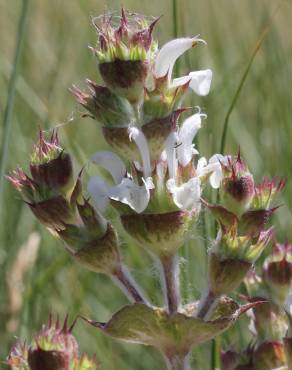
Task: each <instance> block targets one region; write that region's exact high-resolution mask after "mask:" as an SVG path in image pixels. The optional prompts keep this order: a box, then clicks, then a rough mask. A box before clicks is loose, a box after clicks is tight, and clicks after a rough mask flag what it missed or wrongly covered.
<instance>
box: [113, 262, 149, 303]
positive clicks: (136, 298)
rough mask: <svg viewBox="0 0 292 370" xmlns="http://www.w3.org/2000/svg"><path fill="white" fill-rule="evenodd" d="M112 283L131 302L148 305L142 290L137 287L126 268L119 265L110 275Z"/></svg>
mask: <svg viewBox="0 0 292 370" xmlns="http://www.w3.org/2000/svg"><path fill="white" fill-rule="evenodd" d="M112 279H113V281H114V282H115V283H116V284H117V285H118V286H119V288H120V289H121V290H122V291H123V292H124V293H125V294H126V296H127V297H128V298H129V300H130V301H131V302H137V303H144V304H147V305H149V302H148V300H147V299H146V298H145V296H144V293H143V292H142V289H141V288H140V287H139V286H138V284H137V283H136V281H135V280H134V278H133V276H132V275H131V273H130V271H129V270H128V268H127V267H126V266H124V265H121V267H120V269H118V270H116V271H115V272H114V273H113V275H112Z"/></svg>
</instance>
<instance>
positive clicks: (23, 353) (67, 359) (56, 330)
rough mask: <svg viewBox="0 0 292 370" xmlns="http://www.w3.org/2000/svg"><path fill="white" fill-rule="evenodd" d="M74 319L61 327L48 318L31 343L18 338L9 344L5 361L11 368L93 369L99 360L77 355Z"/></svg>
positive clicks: (30, 369) (96, 366)
mask: <svg viewBox="0 0 292 370" xmlns="http://www.w3.org/2000/svg"><path fill="white" fill-rule="evenodd" d="M73 327H74V323H73V325H72V326H71V327H68V326H67V318H66V320H65V322H64V325H63V327H60V326H59V322H58V321H57V322H56V323H53V322H52V320H51V318H50V320H49V323H48V325H47V326H44V327H43V328H42V330H41V331H39V332H38V333H37V334H36V335H35V337H34V340H33V342H32V343H31V344H30V345H27V344H26V343H24V344H22V343H21V342H20V341H19V342H17V343H16V345H15V346H14V347H13V348H12V350H11V352H10V354H9V356H8V360H7V364H8V365H9V366H10V367H11V369H12V370H68V369H69V368H70V369H71V368H72V369H73V368H74V369H78V370H95V369H97V368H98V367H99V364H98V363H97V361H96V360H95V358H93V359H89V358H88V357H87V356H86V355H82V356H81V357H79V354H78V343H77V341H76V339H75V337H74V336H73V335H72V330H73Z"/></svg>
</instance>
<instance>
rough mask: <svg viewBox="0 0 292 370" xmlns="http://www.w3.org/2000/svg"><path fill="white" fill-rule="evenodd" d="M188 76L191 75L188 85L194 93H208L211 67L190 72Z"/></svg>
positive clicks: (202, 94) (204, 94) (203, 94)
mask: <svg viewBox="0 0 292 370" xmlns="http://www.w3.org/2000/svg"><path fill="white" fill-rule="evenodd" d="M189 76H190V77H191V81H190V85H189V86H190V88H191V89H192V90H194V92H195V93H196V94H198V95H200V96H206V95H208V94H209V91H210V87H211V81H212V71H211V69H205V70H203V71H196V72H191V73H190V74H189Z"/></svg>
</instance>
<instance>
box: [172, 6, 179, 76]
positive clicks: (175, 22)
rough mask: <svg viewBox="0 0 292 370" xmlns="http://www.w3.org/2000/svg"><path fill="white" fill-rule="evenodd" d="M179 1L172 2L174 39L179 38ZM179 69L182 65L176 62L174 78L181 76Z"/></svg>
mask: <svg viewBox="0 0 292 370" xmlns="http://www.w3.org/2000/svg"><path fill="white" fill-rule="evenodd" d="M177 5H178V4H177V0H172V21H173V28H172V36H173V38H174V39H176V38H177V37H178V18H179V17H178V6H177ZM179 69H180V63H179V60H177V61H176V63H175V65H174V76H175V77H177V76H179Z"/></svg>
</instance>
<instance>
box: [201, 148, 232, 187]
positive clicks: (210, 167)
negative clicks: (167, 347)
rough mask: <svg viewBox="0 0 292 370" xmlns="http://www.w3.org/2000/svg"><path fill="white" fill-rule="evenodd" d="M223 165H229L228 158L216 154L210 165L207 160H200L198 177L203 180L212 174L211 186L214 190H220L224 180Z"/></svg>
mask: <svg viewBox="0 0 292 370" xmlns="http://www.w3.org/2000/svg"><path fill="white" fill-rule="evenodd" d="M222 164H223V165H227V164H228V156H223V155H222V154H214V155H213V156H212V157H211V158H210V159H209V163H208V164H207V160H206V158H204V157H203V158H200V160H199V161H198V166H197V175H198V176H199V177H200V178H201V177H204V176H207V175H209V174H210V173H211V175H210V178H209V181H210V185H211V186H212V187H213V188H214V189H218V188H219V187H220V184H221V181H222V179H223V171H222Z"/></svg>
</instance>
